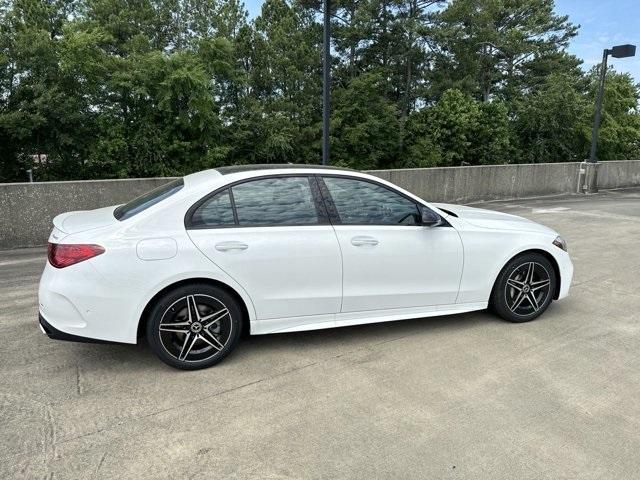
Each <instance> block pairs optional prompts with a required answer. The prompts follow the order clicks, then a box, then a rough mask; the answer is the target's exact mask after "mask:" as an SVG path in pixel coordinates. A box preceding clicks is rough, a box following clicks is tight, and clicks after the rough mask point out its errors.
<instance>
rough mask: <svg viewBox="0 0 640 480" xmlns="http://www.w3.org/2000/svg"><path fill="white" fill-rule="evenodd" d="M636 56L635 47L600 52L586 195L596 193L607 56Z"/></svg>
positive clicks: (622, 47) (586, 166)
mask: <svg viewBox="0 0 640 480" xmlns="http://www.w3.org/2000/svg"><path fill="white" fill-rule="evenodd" d="M635 54H636V46H635V45H629V44H627V45H616V46H615V47H613V48H611V49H608V48H605V49H604V51H603V52H602V66H601V68H600V83H599V86H598V95H597V97H596V113H595V116H594V117H593V129H592V130H591V151H590V153H589V159H588V160H587V161H586V162H585V163H586V165H584V167H585V169H584V170H585V173H586V183H587V185H586V187H587V188H586V189H587V192H588V193H596V192H597V191H598V182H597V179H598V176H597V171H598V170H597V163H598V159H597V158H596V150H597V147H598V129H599V128H600V117H601V114H602V98H603V96H604V82H605V79H606V75H607V60H608V59H609V55H611V56H612V57H613V58H627V57H633V56H634V55H635Z"/></svg>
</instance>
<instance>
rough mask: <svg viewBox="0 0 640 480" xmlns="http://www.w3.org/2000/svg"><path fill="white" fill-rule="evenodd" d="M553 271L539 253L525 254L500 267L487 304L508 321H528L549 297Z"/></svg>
mask: <svg viewBox="0 0 640 480" xmlns="http://www.w3.org/2000/svg"><path fill="white" fill-rule="evenodd" d="M557 281H558V280H557V278H556V273H555V270H554V268H553V265H551V262H549V260H547V259H546V258H545V257H544V256H543V255H541V254H539V253H533V252H532V253H525V254H522V255H519V256H517V257H515V258H513V259H512V260H511V261H509V263H507V265H505V267H504V268H503V269H502V271H501V272H500V274H499V275H498V278H497V280H496V283H495V285H494V287H493V291H492V292H491V306H492V307H493V309H494V310H495V312H496V313H497V314H498V315H500V316H501V317H502V318H504V319H505V320H507V321H509V322H518V323H520V322H528V321H530V320H533V319H534V318H537V317H538V316H539V315H541V314H542V313H543V312H544V311H545V310H546V309H547V307H549V304H550V303H551V300H552V299H553V292H555V291H556V285H557Z"/></svg>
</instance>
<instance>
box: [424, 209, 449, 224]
mask: <svg viewBox="0 0 640 480" xmlns="http://www.w3.org/2000/svg"><path fill="white" fill-rule="evenodd" d="M420 211H421V215H422V225H424V226H425V227H437V226H438V225H442V223H443V222H442V217H441V216H440V215H438V214H437V213H436V212H434V211H433V210H431V209H430V208H426V207H422V208H421V209H420Z"/></svg>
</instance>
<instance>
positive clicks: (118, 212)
mask: <svg viewBox="0 0 640 480" xmlns="http://www.w3.org/2000/svg"><path fill="white" fill-rule="evenodd" d="M182 187H184V180H183V179H182V178H179V179H178V180H174V181H172V182H169V183H166V184H164V185H161V186H159V187H158V188H154V189H153V190H151V191H150V192H147V193H145V194H144V195H141V196H139V197H138V198H135V199H133V200H131V201H130V202H129V203H125V204H124V205H120V206H119V207H118V208H116V209H115V210H114V212H113V216H114V217H116V219H117V220H126V219H127V218H131V217H133V216H134V215H136V214H137V213H140V212H142V211H143V210H146V209H147V208H149V207H151V206H152V205H155V204H156V203H159V202H161V201H162V200H164V199H165V198H168V197H170V196H171V195H173V194H174V193H176V192H177V191H179V190H180V189H181V188H182Z"/></svg>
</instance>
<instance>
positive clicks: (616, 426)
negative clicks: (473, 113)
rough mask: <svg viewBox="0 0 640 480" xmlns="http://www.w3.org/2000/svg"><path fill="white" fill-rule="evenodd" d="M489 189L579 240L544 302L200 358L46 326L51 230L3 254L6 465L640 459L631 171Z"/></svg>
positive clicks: (150, 471)
mask: <svg viewBox="0 0 640 480" xmlns="http://www.w3.org/2000/svg"><path fill="white" fill-rule="evenodd" d="M484 206H485V207H487V208H493V209H496V210H501V211H505V212H509V213H514V214H518V215H523V216H525V217H528V218H531V219H533V220H535V221H538V222H541V223H544V224H546V225H549V226H551V227H554V228H556V229H557V230H559V231H560V232H561V233H562V234H563V235H564V236H565V238H566V239H567V241H568V243H569V249H570V252H571V255H572V258H573V261H574V264H575V277H574V284H573V287H572V289H571V294H570V297H569V298H567V299H566V300H563V301H561V302H557V303H554V304H552V306H551V307H550V309H549V310H548V312H547V313H546V314H545V315H543V316H542V317H541V318H540V319H538V320H536V321H534V322H531V323H526V324H509V323H505V322H503V321H500V320H499V319H497V318H496V317H494V316H492V315H490V314H489V313H486V312H481V313H472V314H464V315H457V316H453V317H439V318H430V319H417V320H409V321H404V322H394V323H384V324H378V325H367V326H360V327H350V328H342V329H333V330H323V331H317V332H304V333H293V334H281V335H271V336H263V337H252V338H250V339H247V340H246V341H244V342H243V343H242V344H241V345H240V346H239V348H238V350H237V351H236V353H235V354H233V355H232V356H231V357H229V358H228V359H227V360H225V361H224V362H223V363H222V364H220V365H219V366H217V367H214V368H211V369H208V370H203V371H197V372H182V371H177V370H173V369H171V368H169V367H167V366H165V365H164V364H163V363H161V362H160V361H159V360H157V359H156V358H155V357H154V356H153V354H152V353H151V351H150V350H149V348H148V347H147V346H146V345H145V344H141V345H137V346H117V345H93V344H74V343H68V342H58V341H53V340H49V339H48V338H47V337H45V336H44V335H43V334H42V333H41V332H40V330H39V329H38V327H37V323H36V322H37V320H36V316H37V298H36V296H37V283H38V279H39V275H40V272H41V270H42V268H43V265H44V262H45V260H44V258H45V252H44V249H29V250H14V251H8V252H2V253H0V299H1V302H2V303H1V304H2V309H1V312H0V338H1V339H2V341H1V342H0V361H1V364H2V367H1V369H0V477H2V478H11V479H13V478H55V479H61V478H73V479H75V478H83V479H85V478H86V479H91V478H154V479H156V478H194V479H212V478H260V479H264V478H270V479H280V478H293V479H303V478H326V479H332V478H361V479H372V478H421V479H479V478H486V479H536V480H537V479H542V478H550V479H558V478H572V479H574V478H580V479H600V478H603V479H604V478H619V479H629V478H638V475H639V474H638V472H639V471H640V457H639V455H638V452H640V317H639V314H638V310H639V308H638V307H640V292H639V289H638V287H639V284H640V282H639V278H640V190H620V191H610V192H606V193H600V194H598V195H596V196H567V197H556V198H548V199H537V200H515V201H510V202H497V203H489V204H486V205H484Z"/></svg>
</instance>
